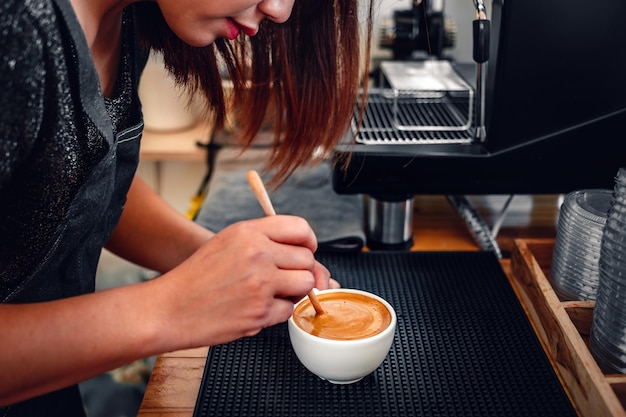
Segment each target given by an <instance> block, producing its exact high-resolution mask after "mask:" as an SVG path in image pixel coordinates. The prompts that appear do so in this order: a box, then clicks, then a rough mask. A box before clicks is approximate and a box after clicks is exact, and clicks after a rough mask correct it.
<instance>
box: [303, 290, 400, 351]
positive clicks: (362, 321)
mask: <svg viewBox="0 0 626 417" xmlns="http://www.w3.org/2000/svg"><path fill="white" fill-rule="evenodd" d="M317 298H318V300H319V302H320V304H321V305H322V308H323V309H324V314H319V315H318V314H315V309H314V308H313V305H311V302H310V301H309V300H308V299H306V300H304V301H302V302H301V303H300V304H299V305H298V306H297V307H296V309H295V310H294V312H293V320H294V322H295V323H296V325H297V326H298V327H300V328H301V329H302V330H304V331H305V332H307V333H309V334H312V335H313V336H317V337H321V338H324V339H332V340H355V339H365V338H367V337H371V336H374V335H376V334H379V333H381V332H382V331H383V330H385V329H386V328H387V327H389V324H390V323H391V313H389V310H388V309H387V307H385V305H384V304H383V303H381V302H380V301H378V300H376V299H374V298H372V297H368V296H366V295H363V294H355V293H350V292H341V291H340V292H329V293H324V294H319V295H318V297H317Z"/></svg>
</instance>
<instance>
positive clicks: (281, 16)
mask: <svg viewBox="0 0 626 417" xmlns="http://www.w3.org/2000/svg"><path fill="white" fill-rule="evenodd" d="M294 1H295V0H263V1H262V2H261V3H259V10H260V11H261V13H263V14H264V15H265V16H267V18H268V19H270V20H271V21H273V22H275V23H285V22H286V21H287V19H289V16H290V15H291V10H292V9H293V3H294Z"/></svg>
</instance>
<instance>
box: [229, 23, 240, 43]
mask: <svg viewBox="0 0 626 417" xmlns="http://www.w3.org/2000/svg"><path fill="white" fill-rule="evenodd" d="M226 22H227V26H228V34H227V35H226V37H227V38H228V39H230V40H233V39H235V38H236V37H237V36H239V32H240V29H239V25H238V24H237V22H235V21H234V20H233V19H226Z"/></svg>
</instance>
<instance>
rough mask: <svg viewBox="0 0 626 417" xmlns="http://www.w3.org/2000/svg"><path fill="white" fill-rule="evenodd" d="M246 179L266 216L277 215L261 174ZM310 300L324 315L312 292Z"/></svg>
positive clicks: (248, 175)
mask: <svg viewBox="0 0 626 417" xmlns="http://www.w3.org/2000/svg"><path fill="white" fill-rule="evenodd" d="M246 179H247V180H248V184H250V188H252V192H254V195H255V196H256V199H257V200H258V201H259V204H260V205H261V208H263V212H264V213H265V215H266V216H274V215H276V211H274V206H272V201H271V200H270V196H269V195H268V194H267V190H266V189H265V185H264V184H263V181H262V180H261V177H260V176H259V173H258V172H256V171H255V170H250V171H248V173H247V174H246ZM309 300H310V301H311V304H312V305H313V308H314V309H315V313H316V314H324V309H323V308H322V305H321V304H320V302H319V300H318V299H317V296H316V295H315V292H314V291H313V290H311V291H310V292H309Z"/></svg>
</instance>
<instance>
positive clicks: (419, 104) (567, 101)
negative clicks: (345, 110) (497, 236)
mask: <svg viewBox="0 0 626 417" xmlns="http://www.w3.org/2000/svg"><path fill="white" fill-rule="evenodd" d="M472 3H473V4H472ZM412 6H413V7H412V9H411V10H405V11H401V12H397V13H396V14H395V15H394V19H395V22H396V23H395V28H396V34H395V35H386V36H381V42H384V43H385V45H381V46H385V47H388V48H389V49H392V51H393V56H394V58H393V59H392V60H389V61H383V62H382V63H381V64H380V70H379V74H378V75H377V77H378V80H376V84H375V86H374V87H371V88H369V89H368V90H367V92H364V93H363V94H366V96H365V97H364V103H365V104H364V105H361V103H362V102H363V101H359V103H358V104H357V106H356V108H355V112H354V117H353V122H352V130H351V132H349V134H347V135H346V137H345V138H344V141H343V142H342V143H341V144H340V145H339V146H338V147H337V148H336V149H335V150H334V153H335V157H336V158H337V160H338V161H339V163H337V164H336V168H335V170H334V172H333V186H334V189H335V191H336V192H338V193H340V194H343V193H345V194H364V195H365V196H366V200H367V205H366V207H367V214H366V218H367V225H366V232H367V238H368V246H370V248H372V249H406V248H409V247H410V246H411V244H412V235H411V221H412V219H411V216H412V213H413V208H412V201H413V197H414V196H415V195H416V194H443V195H446V196H448V199H449V201H450V202H451V203H452V204H453V206H454V207H455V208H457V209H458V210H459V212H460V213H461V215H462V217H463V218H464V219H465V220H466V221H467V223H468V224H470V225H471V226H472V230H473V231H474V232H475V233H474V234H475V237H477V239H478V240H480V242H479V243H481V246H482V247H483V248H486V249H495V250H496V252H498V249H497V247H494V245H495V240H494V236H492V235H491V234H490V233H489V231H488V230H486V229H485V226H484V225H483V224H481V223H480V219H478V218H477V217H476V216H475V213H473V212H472V207H471V206H468V204H467V200H466V199H465V198H464V196H466V195H480V194H502V195H510V196H512V195H514V194H559V193H568V192H570V191H573V190H575V189H583V188H612V186H613V182H614V178H615V175H616V173H617V171H618V169H619V168H620V167H622V166H626V139H625V138H624V133H623V132H624V126H626V75H625V74H626V54H624V53H623V51H624V50H626V25H625V24H624V23H625V22H623V19H624V16H626V2H624V1H623V0H598V1H596V2H594V3H593V5H592V6H591V7H581V6H580V5H578V4H573V3H572V2H571V1H569V0H551V1H549V2H545V1H543V0H527V1H510V0H509V1H505V0H493V1H492V2H491V5H490V6H489V7H488V6H487V5H486V4H485V2H483V0H473V2H471V1H469V0H468V7H472V6H473V8H474V10H475V19H474V20H473V22H472V31H473V33H467V34H466V33H459V34H458V36H459V37H460V36H471V37H472V38H473V51H472V52H473V60H474V62H473V63H469V65H463V64H458V63H455V62H452V61H448V60H446V59H445V58H443V57H442V54H441V50H442V48H445V45H446V42H449V41H450V39H453V36H451V31H450V30H448V31H447V32H446V29H445V28H446V25H445V24H437V22H444V21H445V19H444V18H443V14H444V10H443V1H426V0H422V1H419V0H417V1H415V2H414V3H412ZM420 16H421V17H420ZM429 19H432V20H429ZM407 22H409V23H410V24H409V23H407ZM431 22H434V24H432V23H431ZM429 23H431V24H429ZM416 26H417V28H416ZM428 27H431V28H432V29H434V30H436V31H438V33H434V34H433V36H432V37H431V36H426V33H424V32H425V30H426V29H427V28H428ZM386 30H387V32H389V29H388V28H387V29H386ZM420 33H421V35H420ZM446 33H448V35H446ZM428 38H431V39H438V41H435V43H434V44H432V45H431V46H434V47H427V46H426V47H425V46H424V45H425V44H424V42H425V41H424V39H428ZM446 39H447V40H446ZM426 45H427V44H426ZM424 48H426V50H427V51H429V52H428V55H429V56H427V57H426V58H422V59H414V58H413V57H414V55H415V54H413V52H414V51H415V50H418V49H424ZM346 156H349V158H348V159H345V157H346ZM346 160H347V161H348V162H347V163H343V162H342V161H346Z"/></svg>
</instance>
